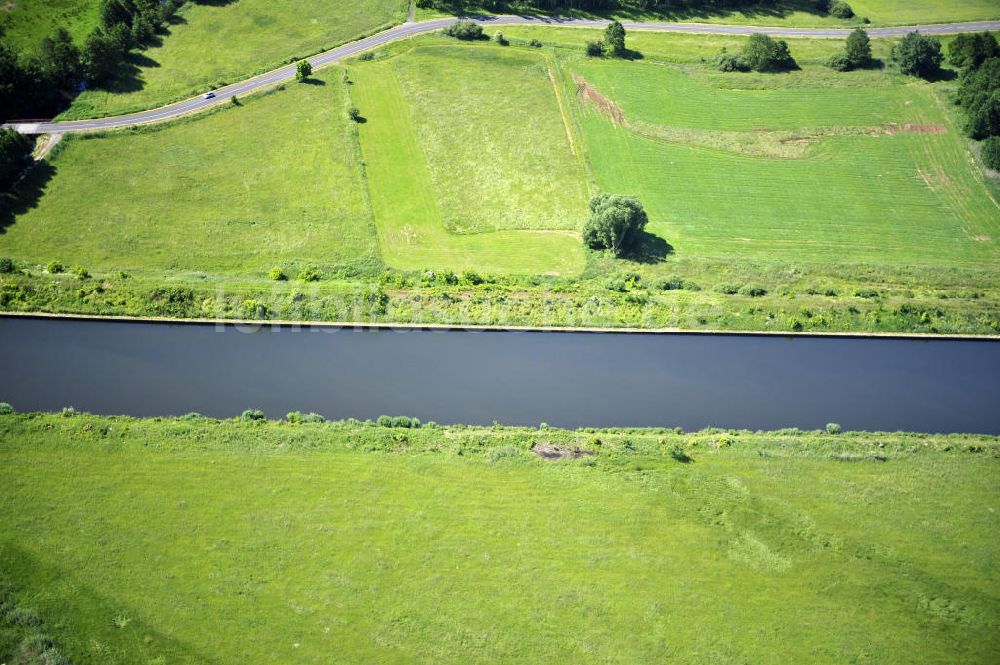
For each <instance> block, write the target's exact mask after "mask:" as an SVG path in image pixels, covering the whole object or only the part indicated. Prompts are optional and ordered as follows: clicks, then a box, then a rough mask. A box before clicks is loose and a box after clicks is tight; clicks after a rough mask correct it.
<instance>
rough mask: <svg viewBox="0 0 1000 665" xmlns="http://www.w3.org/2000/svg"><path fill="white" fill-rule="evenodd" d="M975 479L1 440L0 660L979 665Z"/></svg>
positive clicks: (387, 431)
mask: <svg viewBox="0 0 1000 665" xmlns="http://www.w3.org/2000/svg"><path fill="white" fill-rule="evenodd" d="M535 444H548V445H551V446H556V447H560V448H563V449H566V450H585V451H590V452H593V453H594V454H593V455H584V456H582V457H580V458H579V459H564V460H560V461H543V460H541V459H539V458H537V457H536V456H535V455H534V454H532V453H531V452H530V448H531V447H532V446H533V445H535ZM998 480H1000V446H998V443H997V440H996V439H995V438H992V437H983V436H925V435H907V434H858V433H846V434H841V435H829V434H821V433H811V432H810V433H798V432H791V431H790V432H778V433H756V434H755V433H750V432H742V431H741V432H735V431H734V432H724V431H718V430H706V431H703V432H700V433H688V434H683V433H677V432H674V431H673V430H663V431H661V430H616V431H562V430H553V429H541V430H534V429H520V428H465V427H460V426H450V427H440V426H432V427H426V426H425V427H423V428H420V429H399V428H385V427H377V426H365V425H363V424H358V423H354V424H352V423H334V424H330V423H328V424H300V425H293V424H288V423H284V422H262V423H251V422H240V421H214V420H206V419H155V420H135V419H129V418H102V417H92V416H85V415H78V416H75V417H64V416H58V415H35V416H0V506H2V508H3V509H2V510H0V579H3V580H6V581H7V582H11V583H16V585H17V587H16V591H15V592H14V593H13V595H12V596H11V603H12V604H13V605H15V606H17V607H19V608H20V609H19V610H18V613H17V614H16V615H15V618H19V619H23V617H24V616H26V615H27V616H29V617H30V616H38V617H39V620H40V621H41V622H43V623H42V625H40V626H37V625H35V626H30V625H29V626H25V625H19V626H11V625H9V624H5V625H3V626H2V627H0V660H4V661H5V662H18V661H16V660H13V661H12V660H10V659H11V658H14V657H15V656H14V654H15V653H16V652H17V651H18V649H19V648H20V646H19V645H20V644H22V643H23V640H25V639H27V638H29V637H30V636H31V635H32V634H33V633H37V632H39V631H41V632H45V633H48V634H49V635H50V636H51V637H52V639H53V640H54V642H55V644H56V645H57V648H59V649H60V650H61V651H62V652H63V653H65V654H66V655H67V656H69V657H70V658H71V659H72V660H73V662H90V661H92V660H93V661H100V662H101V663H104V664H106V665H115V664H118V663H136V662H143V663H146V662H153V663H160V662H167V663H205V662H209V663H226V662H235V661H241V660H242V661H252V662H254V663H286V662H291V661H294V662H296V663H325V662H329V659H330V658H331V654H335V656H336V659H337V660H339V661H343V662H369V661H378V662H387V663H388V662H435V663H448V662H457V663H470V662H497V661H504V662H511V661H517V662H523V663H535V662H539V663H542V662H545V663H550V662H568V661H572V662H580V663H589V662H621V663H644V662H650V663H652V662H662V661H663V659H665V658H667V659H670V660H671V661H672V662H678V663H699V665H700V664H702V663H731V662H755V663H762V664H763V663H787V662H810V663H844V662H877V663H883V664H891V663H912V662H914V658H917V660H918V661H919V662H921V663H954V662H962V663H967V664H969V665H974V664H976V663H993V662H996V660H997V658H998V656H1000V642H998V641H997V632H996V628H997V622H998V616H1000V579H998V576H997V569H996V566H995V561H996V559H997V557H998V556H1000V551H998V547H1000V545H998V541H997V539H996V533H997V531H998V529H1000V493H998V490H997V488H998V487H1000V483H998ZM29 610H34V611H35V612H37V615H33V614H32V613H31V612H29ZM264 627H266V630H265V629H264ZM220 635H225V639H220ZM915 654H918V655H916V656H915Z"/></svg>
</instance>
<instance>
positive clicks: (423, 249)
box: [349, 61, 585, 275]
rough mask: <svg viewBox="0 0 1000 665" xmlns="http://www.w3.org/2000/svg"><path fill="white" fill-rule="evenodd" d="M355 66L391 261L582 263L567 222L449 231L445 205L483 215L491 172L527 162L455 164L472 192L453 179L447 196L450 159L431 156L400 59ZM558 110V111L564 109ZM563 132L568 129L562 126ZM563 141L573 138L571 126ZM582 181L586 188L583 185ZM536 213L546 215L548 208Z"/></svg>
mask: <svg viewBox="0 0 1000 665" xmlns="http://www.w3.org/2000/svg"><path fill="white" fill-rule="evenodd" d="M500 66H502V65H500ZM515 72H516V70H515V69H510V70H508V75H511V76H513V75H514V74H515ZM349 73H350V77H351V81H352V85H351V88H350V90H351V96H352V99H353V101H354V104H355V105H356V106H357V107H358V108H359V109H360V111H361V114H362V116H363V117H364V119H365V122H363V123H361V124H360V125H359V129H360V135H361V145H362V153H363V156H364V160H365V172H366V175H367V179H368V186H369V192H370V196H371V203H372V209H373V213H374V217H375V223H376V226H377V228H378V236H379V242H380V246H381V249H382V254H383V259H384V260H385V262H386V263H387V264H389V265H390V266H392V267H395V268H399V269H403V270H420V269H425V268H435V269H451V270H466V269H468V270H478V271H483V272H498V273H536V274H538V273H558V274H561V275H568V274H573V273H576V272H579V271H580V270H581V269H582V267H583V248H582V246H581V244H580V240H579V236H578V235H577V234H576V233H574V232H571V231H569V230H565V227H566V226H567V224H565V223H564V224H563V225H562V226H563V229H562V230H498V231H486V232H480V233H467V234H457V233H452V232H449V231H448V230H447V229H446V227H445V215H446V213H445V207H446V206H447V205H449V203H450V204H451V205H454V203H453V202H454V200H455V199H456V198H457V197H459V196H461V197H462V198H463V201H464V203H463V205H464V206H465V207H464V208H463V209H461V210H448V214H450V215H451V216H452V219H455V218H456V217H459V216H460V215H465V216H466V217H465V218H466V219H477V218H478V219H481V217H479V215H481V214H482V213H481V212H480V211H479V210H477V208H478V206H480V205H484V206H487V207H488V206H490V205H491V203H490V200H489V198H488V195H489V194H490V193H491V192H495V191H496V190H495V189H494V188H495V187H496V184H495V183H494V182H492V181H491V179H492V178H496V177H504V178H507V177H512V174H515V173H516V172H517V169H518V167H519V165H518V164H517V163H511V162H510V161H506V162H504V163H502V164H501V165H500V166H501V168H502V169H503V170H502V173H501V175H500V176H498V175H497V174H496V173H492V174H485V173H484V174H482V177H477V175H478V174H476V173H474V172H473V173H469V172H466V173H461V172H460V171H461V169H462V165H463V163H464V162H461V161H458V163H457V164H456V165H455V166H452V167H451V169H452V175H453V176H455V177H460V178H462V181H461V184H462V185H463V186H464V187H465V188H466V189H467V190H469V191H468V192H465V193H462V194H459V193H458V191H457V189H454V187H455V185H452V189H449V192H451V193H452V199H450V200H449V199H448V198H447V197H441V196H440V195H439V193H438V191H437V189H436V185H437V182H439V181H440V180H438V181H436V180H435V178H434V176H433V170H432V169H433V168H434V166H438V168H441V167H443V166H444V165H443V164H437V165H435V164H434V163H433V162H432V161H431V160H429V159H428V157H427V153H426V152H425V150H424V146H423V144H422V142H421V139H420V135H419V133H418V130H417V126H418V121H417V120H416V119H415V116H416V114H417V112H416V111H415V110H414V109H413V108H412V107H411V106H410V104H409V103H408V100H407V98H406V96H405V92H404V90H403V87H402V86H401V85H400V83H399V80H398V78H397V72H396V66H395V64H394V63H393V62H392V61H382V62H369V63H360V64H358V65H356V66H353V67H351V69H350V70H349ZM549 94H550V95H553V96H554V94H555V93H554V91H551V90H550V91H549ZM509 103H510V104H512V105H513V104H517V103H518V100H516V99H512V100H510V102H509ZM504 108H505V109H510V108H511V107H510V106H505V107H504ZM438 112H439V113H444V114H447V113H449V112H450V111H449V109H448V108H442V109H439V110H438ZM498 113H499V110H498ZM555 113H556V114H558V108H556V109H555ZM455 119H456V121H459V119H458V118H457V117H456V118H455ZM501 126H502V125H501ZM473 127H474V129H475V130H478V131H479V132H481V133H482V135H484V136H486V135H489V134H490V132H492V131H494V130H493V128H492V127H491V126H490V125H489V124H479V125H474V126H473ZM431 129H432V130H433V128H431ZM560 131H563V130H562V129H561V128H560ZM534 138H536V139H538V137H534ZM547 138H553V137H544V136H543V137H541V139H542V140H544V139H547ZM555 140H560V141H562V143H563V145H565V144H566V142H567V138H566V136H565V133H563V134H562V136H561V137H558V138H555ZM567 152H568V148H567ZM474 154H475V153H474ZM442 157H446V156H445V155H442ZM480 157H481V158H482V159H484V160H489V159H495V158H496V156H493V155H489V154H482V155H480ZM461 158H462V155H461V154H460V155H457V156H456V161H457V160H460V159H461ZM469 168H472V165H469ZM556 175H558V174H556ZM484 178H485V179H484ZM571 184H572V183H571ZM537 186H538V188H539V189H541V190H542V191H550V190H547V189H546V188H548V187H550V186H551V185H550V184H549V183H547V182H538V183H537ZM575 187H576V188H577V191H581V192H582V186H581V185H579V184H577V185H575ZM584 202H585V201H584ZM500 203H501V202H495V203H494V204H493V205H494V206H495V207H494V208H493V209H498V206H499V205H500ZM535 214H537V215H540V216H541V215H545V214H547V209H543V210H540V211H538V212H537V213H535ZM498 221H500V220H498ZM580 221H582V220H580ZM577 223H579V222H577ZM525 226H531V224H525ZM535 226H537V225H535Z"/></svg>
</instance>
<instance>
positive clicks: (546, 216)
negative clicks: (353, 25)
mask: <svg viewBox="0 0 1000 665" xmlns="http://www.w3.org/2000/svg"><path fill="white" fill-rule="evenodd" d="M552 66H553V65H552V61H551V60H550V59H548V58H546V57H544V56H542V55H539V54H535V53H531V52H524V51H521V52H514V53H510V52H509V50H505V49H499V48H497V49H492V48H490V49H482V50H480V49H476V50H470V49H468V48H467V47H461V46H439V47H433V48H431V47H423V48H419V47H418V48H415V49H413V50H411V51H409V52H408V53H407V54H406V56H405V57H403V56H397V57H395V58H392V59H389V60H386V61H382V62H373V63H358V64H356V65H355V66H352V67H351V68H350V69H349V70H348V71H349V76H350V77H351V84H352V85H351V86H350V90H351V95H352V99H353V100H354V103H355V104H356V106H357V107H358V108H359V109H360V111H361V113H362V115H363V117H364V119H365V122H363V123H361V124H360V126H359V131H360V136H361V146H362V154H363V155H364V158H365V171H366V175H367V179H368V183H369V188H370V191H371V197H372V206H373V209H374V215H375V223H376V225H377V227H378V233H379V241H380V247H381V248H382V252H383V258H384V260H385V261H386V263H387V264H389V265H390V266H392V267H395V268H400V269H403V270H419V269H421V268H427V267H431V268H450V269H453V270H466V269H469V270H480V271H485V272H526V273H543V272H547V273H557V274H573V273H576V272H579V271H580V270H581V269H582V267H583V248H582V247H581V245H580V242H579V238H578V236H577V235H576V233H575V232H576V230H577V229H578V228H579V225H580V223H581V222H582V220H583V219H584V218H585V216H586V207H585V203H586V200H587V195H588V189H587V181H586V177H585V172H586V171H585V166H584V164H583V161H582V159H581V158H580V157H579V155H578V154H577V152H576V147H575V145H574V138H573V133H572V130H571V128H570V127H569V125H568V119H567V118H566V117H565V116H564V111H563V112H562V113H561V110H562V109H563V106H564V105H565V104H567V103H569V102H568V101H566V100H563V99H562V98H561V97H560V96H559V95H560V94H561V93H560V90H559V87H558V86H556V84H555V81H554V79H553V78H552V77H553V74H552ZM501 86H502V87H503V89H504V94H503V106H502V107H498V105H497V104H496V101H497V97H496V91H497V90H498V89H499V88H500V87H501Z"/></svg>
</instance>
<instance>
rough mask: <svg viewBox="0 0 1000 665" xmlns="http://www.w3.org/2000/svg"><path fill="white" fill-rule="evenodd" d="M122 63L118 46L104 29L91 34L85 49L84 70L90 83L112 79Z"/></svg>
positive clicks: (98, 29)
mask: <svg viewBox="0 0 1000 665" xmlns="http://www.w3.org/2000/svg"><path fill="white" fill-rule="evenodd" d="M121 61H122V53H121V51H120V50H119V49H118V45H117V44H115V42H114V41H112V39H111V37H109V36H108V34H107V33H106V32H105V31H104V30H103V29H101V28H97V29H95V30H94V31H93V32H92V33H90V36H89V37H87V42H86V44H84V47H83V69H84V73H85V74H86V77H87V80H88V81H92V82H94V83H99V82H101V81H104V80H106V79H108V78H111V76H112V75H113V74H114V73H115V69H116V68H117V67H118V65H119V63H121Z"/></svg>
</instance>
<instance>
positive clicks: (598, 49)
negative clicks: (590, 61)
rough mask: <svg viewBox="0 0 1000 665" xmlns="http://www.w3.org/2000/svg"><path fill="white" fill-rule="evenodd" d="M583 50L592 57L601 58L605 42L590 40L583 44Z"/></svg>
mask: <svg viewBox="0 0 1000 665" xmlns="http://www.w3.org/2000/svg"><path fill="white" fill-rule="evenodd" d="M583 52H584V53H586V54H587V57H590V58H600V57H601V56H603V55H604V42H598V41H589V42H587V43H586V44H584V45H583Z"/></svg>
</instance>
